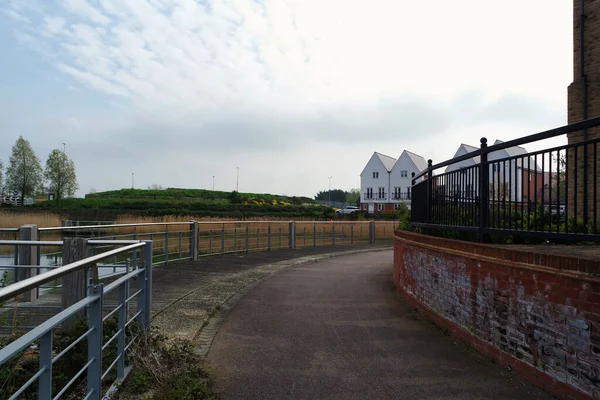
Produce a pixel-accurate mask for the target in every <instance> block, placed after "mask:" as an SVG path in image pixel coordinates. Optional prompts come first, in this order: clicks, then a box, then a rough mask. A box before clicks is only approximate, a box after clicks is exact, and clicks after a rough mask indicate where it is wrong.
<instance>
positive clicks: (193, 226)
mask: <svg viewBox="0 0 600 400" xmlns="http://www.w3.org/2000/svg"><path fill="white" fill-rule="evenodd" d="M198 238H199V235H198V222H197V221H192V222H191V223H190V258H191V259H192V260H194V261H197V260H198Z"/></svg>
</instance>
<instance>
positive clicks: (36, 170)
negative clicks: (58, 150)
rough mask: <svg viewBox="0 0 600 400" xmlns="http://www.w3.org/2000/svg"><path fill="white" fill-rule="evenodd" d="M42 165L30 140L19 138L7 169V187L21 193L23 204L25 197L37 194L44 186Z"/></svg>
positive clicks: (13, 148)
mask: <svg viewBox="0 0 600 400" xmlns="http://www.w3.org/2000/svg"><path fill="white" fill-rule="evenodd" d="M42 180H43V178H42V165H41V164H40V159H39V158H38V157H37V156H36V155H35V152H34V151H33V149H32V148H31V144H30V143H29V141H28V140H25V139H24V138H23V136H19V138H18V139H17V141H16V142H15V144H14V146H13V147H12V154H11V156H10V160H9V164H8V168H7V169H6V186H7V187H8V189H9V190H16V191H18V192H19V193H21V204H22V203H23V199H24V198H25V196H27V195H29V194H33V193H35V191H36V190H37V189H38V188H39V187H40V186H41V185H42Z"/></svg>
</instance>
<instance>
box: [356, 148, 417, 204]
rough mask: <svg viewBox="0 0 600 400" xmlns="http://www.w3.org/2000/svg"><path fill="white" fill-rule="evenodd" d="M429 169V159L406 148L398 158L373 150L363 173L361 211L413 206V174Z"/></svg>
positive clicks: (361, 179)
mask: <svg viewBox="0 0 600 400" xmlns="http://www.w3.org/2000/svg"><path fill="white" fill-rule="evenodd" d="M426 168H427V161H425V159H424V158H423V157H421V156H419V155H417V154H415V153H412V152H410V151H407V150H404V151H403V152H402V154H401V155H400V157H399V158H398V159H396V158H393V157H390V156H386V155H385V154H381V153H378V152H375V153H373V155H372V156H371V158H370V159H369V162H367V165H366V166H365V168H364V169H363V171H362V172H361V174H360V193H361V199H360V202H361V210H362V211H363V212H366V213H369V214H379V213H387V212H393V211H394V210H396V209H398V207H399V205H400V204H401V203H405V204H406V205H407V206H408V208H410V199H411V188H412V174H413V172H414V173H415V174H418V173H419V172H421V171H423V170H424V169H426Z"/></svg>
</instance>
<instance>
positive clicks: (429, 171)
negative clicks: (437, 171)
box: [425, 159, 433, 224]
mask: <svg viewBox="0 0 600 400" xmlns="http://www.w3.org/2000/svg"><path fill="white" fill-rule="evenodd" d="M432 166H433V161H432V160H431V159H429V160H427V209H426V214H425V223H427V224H429V223H430V222H431V219H430V217H431V196H432V195H433V187H432V185H433V179H432V177H433V168H432Z"/></svg>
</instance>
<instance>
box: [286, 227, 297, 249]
mask: <svg viewBox="0 0 600 400" xmlns="http://www.w3.org/2000/svg"><path fill="white" fill-rule="evenodd" d="M288 242H289V243H288V244H289V247H290V249H295V248H296V223H295V222H294V221H290V223H289V227H288Z"/></svg>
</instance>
